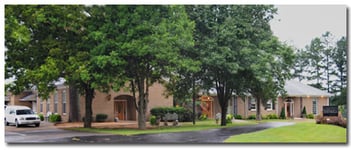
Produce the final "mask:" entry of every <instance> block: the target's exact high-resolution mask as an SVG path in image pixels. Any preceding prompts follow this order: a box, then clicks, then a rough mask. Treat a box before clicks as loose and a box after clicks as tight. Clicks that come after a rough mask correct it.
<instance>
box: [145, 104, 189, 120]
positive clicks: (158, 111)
mask: <svg viewBox="0 0 351 150" xmlns="http://www.w3.org/2000/svg"><path fill="white" fill-rule="evenodd" d="M150 113H151V115H153V116H156V117H157V116H158V117H161V118H162V117H164V116H165V114H167V113H170V114H173V113H176V114H177V115H178V121H180V122H186V121H192V115H193V114H192V111H191V110H189V109H185V108H184V107H155V108H152V109H151V110H150Z"/></svg>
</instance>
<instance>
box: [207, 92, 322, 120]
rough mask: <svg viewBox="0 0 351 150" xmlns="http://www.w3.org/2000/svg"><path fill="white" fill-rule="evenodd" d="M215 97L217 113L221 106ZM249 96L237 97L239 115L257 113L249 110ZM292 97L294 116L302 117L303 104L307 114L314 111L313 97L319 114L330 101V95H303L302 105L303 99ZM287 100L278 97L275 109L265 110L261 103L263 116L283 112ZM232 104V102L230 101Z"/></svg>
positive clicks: (244, 116) (245, 115)
mask: <svg viewBox="0 0 351 150" xmlns="http://www.w3.org/2000/svg"><path fill="white" fill-rule="evenodd" d="M212 97H213V98H214V100H215V101H214V103H213V104H214V112H215V113H217V112H220V111H221V110H220V106H219V103H218V99H217V97H216V96H212ZM248 99H249V98H248V97H245V101H243V100H242V98H241V97H238V99H237V105H238V107H237V108H238V109H237V113H238V114H239V115H241V116H242V117H243V118H247V117H249V116H250V115H256V111H255V110H249V109H248ZM291 99H292V102H293V107H294V108H293V109H294V110H293V111H294V114H293V117H295V118H300V117H301V112H302V109H303V106H305V107H306V112H307V114H311V113H312V100H313V99H316V100H317V107H318V108H317V115H318V114H322V113H323V112H322V110H323V106H328V103H329V100H328V99H329V98H328V97H302V105H301V100H300V97H291ZM284 102H285V100H283V99H282V98H281V97H278V98H277V100H276V101H275V104H274V105H275V106H274V109H273V110H265V107H264V105H265V104H263V103H262V105H261V114H262V116H263V117H264V116H266V115H269V114H276V115H277V116H278V117H279V115H280V113H281V110H282V108H284V109H285V103H284ZM229 104H230V103H229ZM229 107H233V106H230V105H229Z"/></svg>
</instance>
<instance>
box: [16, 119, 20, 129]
mask: <svg viewBox="0 0 351 150" xmlns="http://www.w3.org/2000/svg"><path fill="white" fill-rule="evenodd" d="M15 123H16V128H18V127H20V124H19V123H18V121H17V120H16V122H15Z"/></svg>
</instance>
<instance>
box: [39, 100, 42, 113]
mask: <svg viewBox="0 0 351 150" xmlns="http://www.w3.org/2000/svg"><path fill="white" fill-rule="evenodd" d="M39 102H40V105H39V110H40V112H43V100H42V99H40V98H39Z"/></svg>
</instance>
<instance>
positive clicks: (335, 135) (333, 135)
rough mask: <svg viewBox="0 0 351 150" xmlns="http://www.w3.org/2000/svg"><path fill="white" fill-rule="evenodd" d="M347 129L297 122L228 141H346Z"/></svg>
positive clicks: (239, 136)
mask: <svg viewBox="0 0 351 150" xmlns="http://www.w3.org/2000/svg"><path fill="white" fill-rule="evenodd" d="M346 140H347V130H346V128H342V127H339V126H334V125H321V124H315V123H314V122H297V123H296V124H295V125H292V126H285V127H279V128H271V129H267V130H262V131H258V132H254V133H248V134H241V135H236V136H232V137H230V138H228V139H227V140H225V142H227V143H346Z"/></svg>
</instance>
